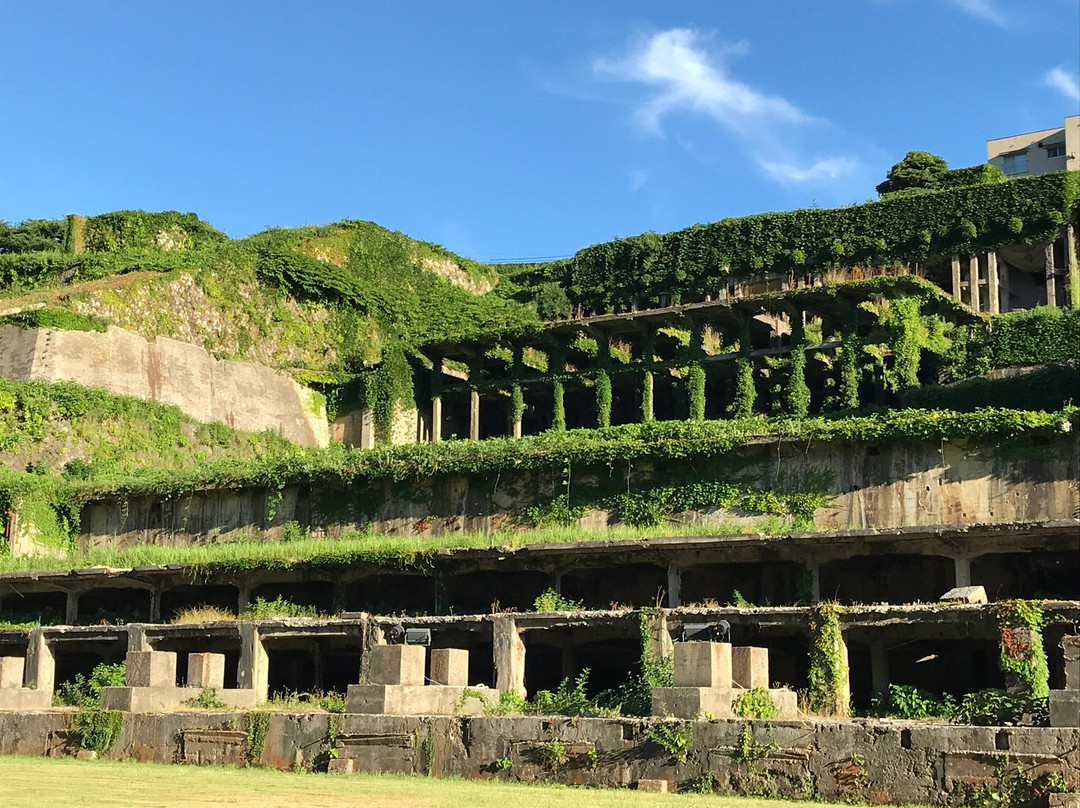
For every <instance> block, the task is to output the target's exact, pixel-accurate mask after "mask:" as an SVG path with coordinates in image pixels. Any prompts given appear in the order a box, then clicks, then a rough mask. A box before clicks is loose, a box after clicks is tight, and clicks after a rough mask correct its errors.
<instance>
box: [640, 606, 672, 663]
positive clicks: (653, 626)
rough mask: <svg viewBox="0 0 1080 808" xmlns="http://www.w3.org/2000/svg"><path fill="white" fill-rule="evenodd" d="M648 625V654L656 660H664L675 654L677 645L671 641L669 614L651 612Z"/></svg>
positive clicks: (647, 620)
mask: <svg viewBox="0 0 1080 808" xmlns="http://www.w3.org/2000/svg"><path fill="white" fill-rule="evenodd" d="M646 624H647V626H648V631H649V640H648V647H647V648H646V651H647V653H648V654H649V655H651V656H652V657H653V658H655V659H663V658H664V657H666V656H669V655H670V654H673V653H674V652H675V643H674V642H672V640H671V630H670V629H669V628H668V621H667V613H666V612H662V611H658V610H657V611H651V612H649V615H648V618H647V619H646Z"/></svg>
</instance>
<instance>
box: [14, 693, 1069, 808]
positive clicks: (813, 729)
mask: <svg viewBox="0 0 1080 808" xmlns="http://www.w3.org/2000/svg"><path fill="white" fill-rule="evenodd" d="M330 719H331V716H328V715H326V714H311V713H308V714H288V713H279V714H275V715H274V716H273V718H272V722H271V725H270V728H269V731H268V733H267V736H266V744H265V747H264V748H263V750H262V754H261V755H260V756H259V758H258V761H257V762H258V763H260V764H262V765H265V766H272V767H275V768H280V769H292V768H296V767H309V768H320V767H325V766H326V765H327V763H328V762H329V759H330V755H329V753H330V751H331V749H333V750H335V751H336V753H337V757H336V759H335V760H334V763H335V766H338V765H340V764H341V763H342V762H344V761H352V767H353V770H354V771H359V772H394V773H401V774H430V775H432V776H435V777H447V776H460V777H467V778H480V779H502V780H519V781H548V782H558V783H567V784H576V785H587V786H603V787H620V786H621V787H627V786H631V787H632V786H634V785H636V784H637V783H638V782H640V781H641V780H666V781H668V782H669V783H670V784H672V785H673V786H676V787H679V788H686V787H688V786H690V785H691V784H692V783H693V782H694V781H696V780H698V779H699V778H701V777H702V776H704V775H706V774H711V775H712V776H713V778H715V779H714V782H715V785H716V787H717V788H718V790H721V791H724V792H735V791H751V790H753V791H755V792H756V793H768V794H774V795H778V796H786V797H802V798H808V797H813V796H815V795H816V796H820V797H823V798H825V799H830V800H836V799H847V800H854V801H860V802H861V801H870V802H875V803H880V802H918V803H952V804H956V803H959V802H960V801H962V800H963V798H964V797H965V796H966V794H967V792H968V790H969V789H971V788H972V787H975V788H977V787H979V786H980V785H984V784H985V785H993V784H994V783H995V782H996V777H995V774H994V770H995V768H996V767H997V766H999V765H1001V764H1003V763H1005V762H1006V761H1008V765H1009V766H1010V767H1011V768H1015V766H1016V765H1017V764H1020V765H1022V766H1023V767H1024V769H1025V770H1027V771H1028V772H1029V773H1030V774H1031V775H1032V776H1036V775H1038V774H1041V773H1043V772H1050V771H1059V772H1062V773H1063V774H1064V776H1065V778H1066V780H1067V781H1068V782H1070V783H1072V784H1074V785H1075V784H1076V783H1077V782H1080V729H1050V728H1017V727H1008V728H997V727H962V726H950V725H940V724H937V725H935V724H927V723H924V722H903V721H889V722H875V721H849V722H825V721H695V722H686V723H683V724H681V725H680V727H681V729H682V730H683V731H685V732H687V734H688V735H690V736H692V745H691V748H690V753H689V755H688V758H687V760H686V762H685V763H681V764H680V763H678V762H677V761H675V760H674V759H672V758H671V757H670V756H669V755H668V753H667V752H665V751H664V750H663V749H662V748H661V747H660V746H659V745H658V744H656V743H655V742H654V741H652V740H650V739H649V737H648V735H647V734H646V730H647V729H648V728H649V727H650V726H654V725H656V724H657V723H658V720H657V719H633V718H615V719H598V718H565V717H548V718H544V717H515V716H504V717H493V716H483V717H481V716H478V717H471V718H468V717H462V718H458V717H400V716H388V715H343V716H333V719H334V723H335V735H334V737H333V738H331V736H330V732H329V730H330ZM244 722H245V717H244V715H243V714H242V713H194V712H185V713H158V714H141V715H133V714H127V715H126V716H125V720H124V728H123V731H122V732H121V735H120V737H119V739H118V740H117V742H116V743H115V745H114V746H113V748H112V750H111V752H110V753H109V757H112V758H135V759H137V760H143V761H156V762H159V763H169V762H190V763H203V764H207V763H217V764H241V763H243V762H244V745H245V742H246V740H247V733H246V732H245V731H244ZM66 726H67V725H66V718H65V716H64V714H63V713H61V712H55V711H53V712H39V713H25V712H24V713H0V754H23V755H42V754H52V755H57V754H70V753H71V752H73V751H74V750H73V749H72V748H71V747H70V745H69V742H68V740H67V732H66ZM747 733H748V734H749V738H750V739H751V741H752V742H754V743H757V744H761V745H762V747H764V748H763V749H762V753H761V754H758V755H751V756H750V757H751V759H747V758H746V757H745V756H743V755H742V754H740V751H739V750H740V747H743V742H742V741H743V737H744V734H747ZM553 740H558V741H559V742H560V743H561V745H562V755H561V756H560V757H559V758H558V759H553V757H552V755H553V749H554V750H555V751H558V747H553V746H552V745H551V741H553ZM755 757H756V759H753V758H755ZM500 759H507V760H509V762H510V767H509V768H506V769H500V768H499V766H498V765H497V762H496V761H498V760H500Z"/></svg>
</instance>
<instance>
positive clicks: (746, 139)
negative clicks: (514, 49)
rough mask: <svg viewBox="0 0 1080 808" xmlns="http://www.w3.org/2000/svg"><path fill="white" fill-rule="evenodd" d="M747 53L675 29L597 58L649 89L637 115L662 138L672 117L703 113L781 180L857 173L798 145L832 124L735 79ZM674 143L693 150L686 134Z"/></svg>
mask: <svg viewBox="0 0 1080 808" xmlns="http://www.w3.org/2000/svg"><path fill="white" fill-rule="evenodd" d="M746 52H747V44H746V43H745V42H740V43H735V44H727V45H723V44H721V45H718V44H717V43H716V42H715V40H714V38H713V37H710V36H708V35H705V34H703V33H702V32H700V31H697V30H694V29H690V28H674V29H672V30H669V31H661V32H660V33H657V34H654V35H652V36H650V37H643V38H640V39H638V40H636V41H635V42H634V43H633V44H632V46H631V47H630V49H629V51H628V53H627V54H626V55H625V56H623V57H622V58H619V59H597V60H595V61H594V62H593V72H594V73H595V74H596V75H598V76H602V77H607V78H611V79H615V80H618V81H624V82H628V83H634V84H639V85H644V86H646V87H649V88H650V93H649V95H648V96H647V97H646V98H644V99H643V100H642V101H640V102H639V103H638V106H637V109H636V111H635V119H636V120H637V121H638V123H639V124H640V125H641V126H642V127H643V128H644V129H645V130H646V131H647V132H650V133H653V134H656V135H660V134H663V133H664V132H663V125H664V123H665V119H666V118H667V117H668V116H669V115H671V114H672V113H675V112H689V113H696V114H699V115H704V116H706V117H708V118H710V119H712V120H713V121H715V122H716V123H717V124H719V125H720V126H721V127H722V128H723V129H725V130H727V131H728V132H729V133H730V134H732V135H734V136H735V137H736V139H737V140H738V141H739V142H741V143H742V146H743V148H744V149H745V150H746V151H747V152H748V153H749V155H750V157H751V159H752V160H753V162H754V163H756V164H757V165H758V166H760V167H761V168H762V169H763V170H764V171H765V173H766V174H767V175H768V176H769V177H770V178H772V179H773V180H775V181H777V182H782V183H792V182H795V183H809V182H831V181H835V180H837V179H839V178H841V177H844V176H847V175H850V174H852V173H853V172H854V171H855V170H856V168H857V167H858V163H857V161H856V160H854V159H852V158H850V157H828V158H822V157H816V156H810V155H807V154H802V152H803V151H804V150H803V149H800V148H799V145H798V141H799V140H800V138H801V136H802V134H803V133H804V132H805V130H807V129H808V128H811V129H812V128H819V127H820V126H822V125H825V124H828V122H827V121H825V120H823V119H821V118H818V117H815V116H813V115H810V114H809V113H807V112H805V111H803V110H802V109H800V108H799V107H798V106H797V105H796V104H794V103H792V102H791V101H789V100H788V99H786V98H784V97H782V96H780V95H776V94H773V93H769V92H765V91H763V90H760V89H758V88H755V87H753V86H751V85H750V84H749V83H747V82H745V81H741V80H738V79H736V78H734V77H733V76H732V75H731V71H730V69H729V66H728V63H729V62H730V61H731V60H733V59H734V58H737V57H739V56H742V55H744V54H745V53H746ZM669 126H670V124H669ZM672 138H673V140H674V141H675V142H676V144H679V145H680V146H682V148H684V149H686V146H685V145H683V144H684V143H685V140H684V138H683V137H682V136H681V135H680V134H678V133H674V134H673V135H672ZM800 164H802V165H808V166H809V167H802V168H801V167H799V166H800ZM632 185H633V189H634V190H636V189H637V188H639V187H640V184H639V183H637V182H636V181H635V182H633V183H632Z"/></svg>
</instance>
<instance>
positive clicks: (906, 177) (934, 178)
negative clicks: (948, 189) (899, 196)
mask: <svg viewBox="0 0 1080 808" xmlns="http://www.w3.org/2000/svg"><path fill="white" fill-rule="evenodd" d="M948 171H949V164H948V163H946V162H945V161H944V160H943V159H942V158H940V157H938V156H937V155H936V154H930V152H924V151H909V152H908V153H907V155H906V156H905V157H904V159H903V160H901V161H900V162H899V163H897V164H896V165H894V166H893V167H892V168H890V169H889V173H888V174H886V180H885V182H883V183H881V184H880V185H878V187H877V192H878V194H879V195H881V196H885V195H886V194H892V193H896V192H897V191H904V190H907V189H908V188H937V187H939V186H940V185H941V181H942V179H943V178H944V177H945V174H946V173H948Z"/></svg>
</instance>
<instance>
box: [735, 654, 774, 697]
mask: <svg viewBox="0 0 1080 808" xmlns="http://www.w3.org/2000/svg"><path fill="white" fill-rule="evenodd" d="M731 684H732V686H733V687H745V688H746V689H747V690H750V689H753V688H755V687H768V686H769V649H768V648H759V647H756V646H736V647H733V648H732V649H731Z"/></svg>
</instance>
